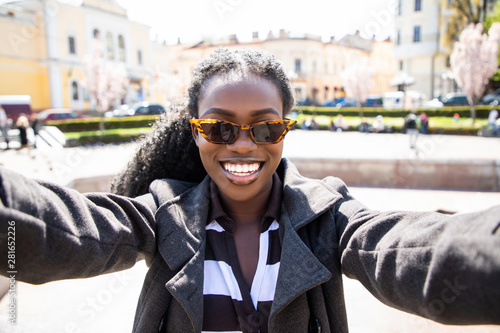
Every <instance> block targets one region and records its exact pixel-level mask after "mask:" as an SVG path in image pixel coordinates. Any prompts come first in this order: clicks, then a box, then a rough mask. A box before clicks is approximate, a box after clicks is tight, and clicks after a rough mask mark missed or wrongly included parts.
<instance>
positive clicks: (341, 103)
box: [335, 98, 358, 109]
mask: <svg viewBox="0 0 500 333" xmlns="http://www.w3.org/2000/svg"><path fill="white" fill-rule="evenodd" d="M335 106H336V107H337V108H339V109H340V108H349V107H356V106H358V103H356V100H355V99H354V98H341V99H339V100H338V101H337V104H335Z"/></svg>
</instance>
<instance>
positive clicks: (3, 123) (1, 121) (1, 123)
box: [0, 105, 9, 149]
mask: <svg viewBox="0 0 500 333" xmlns="http://www.w3.org/2000/svg"><path fill="white" fill-rule="evenodd" d="M8 120H9V119H8V118H7V114H6V113H5V110H4V109H3V107H2V106H1V105H0V130H1V131H2V137H3V139H4V141H5V144H6V145H7V147H6V148H5V149H9V122H8Z"/></svg>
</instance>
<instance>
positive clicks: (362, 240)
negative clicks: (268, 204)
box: [336, 191, 500, 325]
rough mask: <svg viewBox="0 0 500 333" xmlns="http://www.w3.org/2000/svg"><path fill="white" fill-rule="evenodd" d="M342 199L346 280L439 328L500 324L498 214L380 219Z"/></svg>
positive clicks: (401, 214)
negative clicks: (361, 285) (432, 322)
mask: <svg viewBox="0 0 500 333" xmlns="http://www.w3.org/2000/svg"><path fill="white" fill-rule="evenodd" d="M344 194H345V198H346V199H345V200H344V201H343V202H342V203H341V204H339V205H338V210H337V214H336V218H337V221H338V222H339V226H340V232H341V233H340V234H341V240H340V247H341V249H340V250H341V263H342V269H343V272H344V273H345V274H346V275H347V276H349V277H352V278H356V279H358V280H359V281H360V282H361V283H362V284H363V285H364V286H365V287H366V288H367V289H368V290H369V291H370V292H371V293H372V294H373V295H375V296H376V297H377V298H378V299H379V300H381V301H382V302H384V303H385V304H387V305H390V306H392V307H395V308H398V309H401V310H403V311H407V312H410V313H414V314H418V315H421V316H424V317H426V318H429V319H432V320H435V321H438V322H441V323H444V324H458V325H459V324H500V206H497V207H493V208H491V209H489V210H486V211H483V212H477V213H469V214H461V215H453V216H448V215H442V214H438V213H424V212H383V213H381V212H376V211H371V210H368V209H366V208H365V207H364V206H362V205H361V204H359V202H357V201H356V200H354V199H353V198H351V197H350V196H349V194H348V193H347V191H345V193H344Z"/></svg>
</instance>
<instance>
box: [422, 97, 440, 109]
mask: <svg viewBox="0 0 500 333" xmlns="http://www.w3.org/2000/svg"><path fill="white" fill-rule="evenodd" d="M422 107H424V108H429V109H441V108H442V107H443V102H441V101H440V100H439V98H433V99H431V100H429V101H427V102H424V103H422Z"/></svg>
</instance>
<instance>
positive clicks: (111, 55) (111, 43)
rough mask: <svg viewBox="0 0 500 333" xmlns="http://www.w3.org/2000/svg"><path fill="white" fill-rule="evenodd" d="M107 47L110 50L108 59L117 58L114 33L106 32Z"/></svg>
mask: <svg viewBox="0 0 500 333" xmlns="http://www.w3.org/2000/svg"><path fill="white" fill-rule="evenodd" d="M106 48H107V51H108V59H110V60H112V59H114V58H115V44H114V41H113V35H112V34H111V32H108V33H107V34H106Z"/></svg>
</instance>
